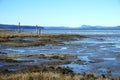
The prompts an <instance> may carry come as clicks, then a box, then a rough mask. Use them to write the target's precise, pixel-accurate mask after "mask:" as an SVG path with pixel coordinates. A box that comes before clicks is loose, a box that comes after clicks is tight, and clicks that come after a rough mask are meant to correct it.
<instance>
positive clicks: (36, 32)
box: [36, 25, 38, 34]
mask: <svg viewBox="0 0 120 80" xmlns="http://www.w3.org/2000/svg"><path fill="white" fill-rule="evenodd" d="M36 33H37V34H38V25H36Z"/></svg>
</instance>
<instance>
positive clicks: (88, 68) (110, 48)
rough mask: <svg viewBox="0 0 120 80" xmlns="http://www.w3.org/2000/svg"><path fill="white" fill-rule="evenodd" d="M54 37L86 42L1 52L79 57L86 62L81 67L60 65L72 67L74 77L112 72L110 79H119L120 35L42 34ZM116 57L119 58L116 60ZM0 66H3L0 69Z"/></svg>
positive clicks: (104, 33)
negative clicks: (74, 36) (74, 37)
mask: <svg viewBox="0 0 120 80" xmlns="http://www.w3.org/2000/svg"><path fill="white" fill-rule="evenodd" d="M42 32H43V33H55V34H62V33H66V34H81V35H86V36H87V38H84V39H81V40H76V41H69V42H65V45H56V46H53V45H46V46H38V47H17V48H14V47H5V46H4V47H1V46H0V51H1V52H6V53H9V54H40V53H41V54H78V57H77V58H78V59H81V60H85V61H86V63H85V64H84V65H82V64H81V65H79V64H75V63H71V64H68V65H61V66H63V67H66V66H68V67H71V68H72V69H73V71H74V72H75V73H83V72H88V73H93V74H96V75H98V74H103V73H104V74H106V69H107V68H108V67H110V68H111V69H112V75H113V76H120V69H119V68H120V61H119V60H120V31H118V30H117V31H89V30H87V31H81V30H77V31H74V30H73V31H72V30H69V31H61V30H59V31H56V30H55V31H54V30H51V31H45V30H44V31H42ZM118 56H119V57H118ZM0 66H2V65H0Z"/></svg>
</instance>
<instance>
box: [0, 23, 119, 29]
mask: <svg viewBox="0 0 120 80" xmlns="http://www.w3.org/2000/svg"><path fill="white" fill-rule="evenodd" d="M21 28H22V29H36V26H23V25H21ZM41 28H42V29H45V30H120V26H113V27H109V26H90V25H82V26H80V27H76V28H71V27H66V26H43V27H41ZM0 29H18V25H8V24H0Z"/></svg>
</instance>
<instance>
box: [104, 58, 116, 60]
mask: <svg viewBox="0 0 120 80" xmlns="http://www.w3.org/2000/svg"><path fill="white" fill-rule="evenodd" d="M103 59H104V60H116V58H103Z"/></svg>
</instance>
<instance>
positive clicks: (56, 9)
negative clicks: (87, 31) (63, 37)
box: [0, 0, 120, 27]
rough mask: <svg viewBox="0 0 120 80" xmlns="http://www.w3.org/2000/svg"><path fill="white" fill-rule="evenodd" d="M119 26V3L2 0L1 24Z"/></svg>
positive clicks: (117, 0)
mask: <svg viewBox="0 0 120 80" xmlns="http://www.w3.org/2000/svg"><path fill="white" fill-rule="evenodd" d="M19 22H20V23H21V25H40V26H68V27H79V26H81V25H92V26H96V25H101V26H117V25H120V0H0V24H15V25H17V24H18V23H19Z"/></svg>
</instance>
